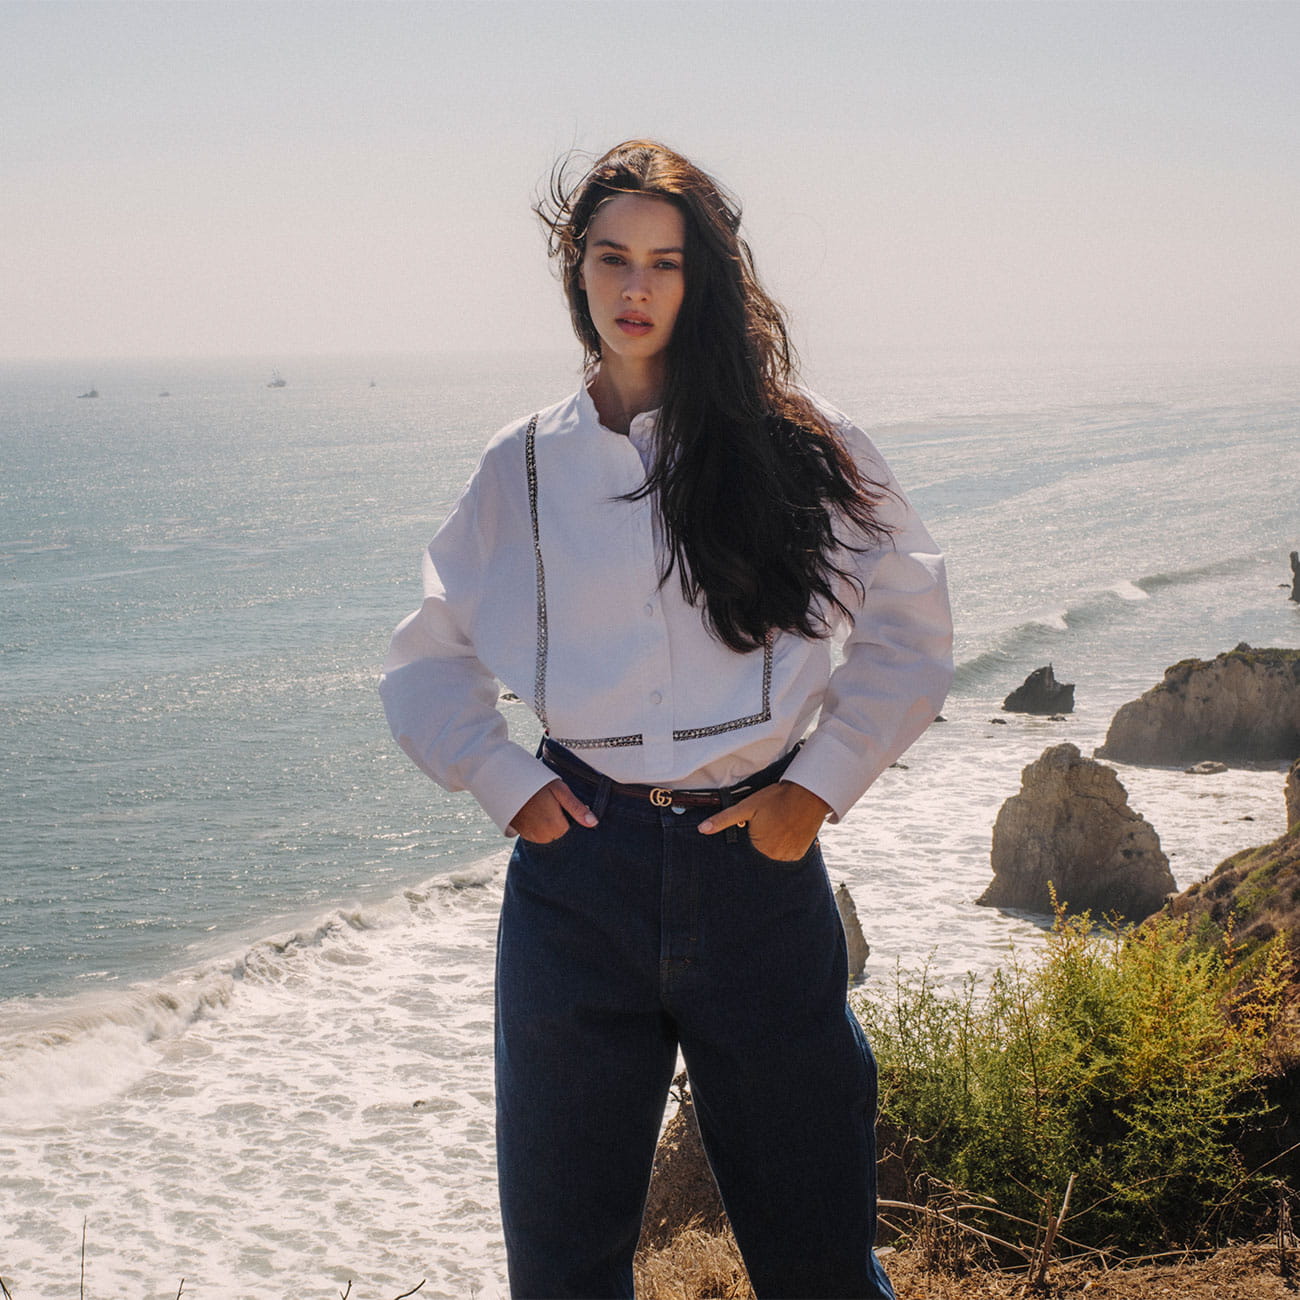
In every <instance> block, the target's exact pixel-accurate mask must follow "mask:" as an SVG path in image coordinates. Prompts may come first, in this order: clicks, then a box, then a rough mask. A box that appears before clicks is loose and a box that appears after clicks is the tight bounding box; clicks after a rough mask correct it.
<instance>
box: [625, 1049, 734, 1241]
mask: <svg viewBox="0 0 1300 1300" xmlns="http://www.w3.org/2000/svg"><path fill="white" fill-rule="evenodd" d="M673 1089H674V1091H675V1092H676V1094H677V1097H678V1102H677V1113H676V1114H675V1115H674V1116H673V1117H672V1119H670V1120H669V1121H668V1124H667V1126H666V1127H665V1128H664V1131H663V1135H662V1136H661V1137H660V1139H659V1146H658V1147H657V1148H656V1150H655V1162H654V1171H653V1172H652V1173H651V1175H650V1191H649V1193H648V1194H647V1196H646V1203H645V1211H644V1213H643V1214H642V1216H641V1247H642V1248H645V1247H658V1246H666V1245H667V1244H668V1243H669V1242H670V1241H671V1240H672V1239H673V1238H674V1237H675V1236H676V1235H677V1234H678V1233H679V1232H681V1231H682V1229H683V1228H686V1227H688V1226H691V1225H694V1226H695V1227H697V1228H700V1229H702V1230H703V1231H705V1232H722V1231H723V1230H724V1229H729V1228H730V1226H731V1225H730V1223H729V1221H728V1219H727V1212H726V1210H724V1209H723V1208H722V1197H721V1196H719V1195H718V1185H717V1183H715V1182H714V1181H713V1171H712V1170H711V1169H710V1168H709V1161H708V1157H707V1156H706V1155H705V1154H704V1143H703V1142H702V1141H701V1139H700V1124H699V1121H698V1120H697V1119H696V1118H695V1106H694V1104H693V1103H692V1101H691V1093H690V1087H689V1085H688V1084H687V1082H686V1075H685V1074H684V1073H683V1074H679V1075H678V1076H677V1078H676V1079H674V1080H673Z"/></svg>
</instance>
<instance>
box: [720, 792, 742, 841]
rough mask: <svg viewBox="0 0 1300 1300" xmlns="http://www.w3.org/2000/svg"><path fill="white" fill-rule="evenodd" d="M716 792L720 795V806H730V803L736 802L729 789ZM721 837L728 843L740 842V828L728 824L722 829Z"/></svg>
mask: <svg viewBox="0 0 1300 1300" xmlns="http://www.w3.org/2000/svg"><path fill="white" fill-rule="evenodd" d="M718 793H719V794H720V795H721V796H722V806H723V807H724V808H730V807H731V805H732V804H733V803H735V802H736V801H735V800H734V799H733V798H732V797H731V791H730V790H719V791H718ZM722 838H723V839H724V840H726V842H727V843H728V844H737V843H739V842H740V828H739V827H737V826H728V827H727V829H726V830H725V831H723V833H722Z"/></svg>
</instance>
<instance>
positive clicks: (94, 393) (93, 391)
mask: <svg viewBox="0 0 1300 1300" xmlns="http://www.w3.org/2000/svg"><path fill="white" fill-rule="evenodd" d="M77 396H78V397H98V396H99V389H98V388H95V387H94V386H93V385H92V386H91V387H90V388H88V389H87V390H86V391H85V392H84V393H78V394H77Z"/></svg>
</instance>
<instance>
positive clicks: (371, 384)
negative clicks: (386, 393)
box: [370, 379, 379, 388]
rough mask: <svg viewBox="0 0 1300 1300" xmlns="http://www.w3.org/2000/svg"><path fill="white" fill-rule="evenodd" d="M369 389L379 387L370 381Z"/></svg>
mask: <svg viewBox="0 0 1300 1300" xmlns="http://www.w3.org/2000/svg"><path fill="white" fill-rule="evenodd" d="M370 387H371V388H378V387H379V385H378V384H376V383H375V381H374V380H373V379H372V380H371V381H370Z"/></svg>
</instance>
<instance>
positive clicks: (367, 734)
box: [0, 355, 1300, 1300]
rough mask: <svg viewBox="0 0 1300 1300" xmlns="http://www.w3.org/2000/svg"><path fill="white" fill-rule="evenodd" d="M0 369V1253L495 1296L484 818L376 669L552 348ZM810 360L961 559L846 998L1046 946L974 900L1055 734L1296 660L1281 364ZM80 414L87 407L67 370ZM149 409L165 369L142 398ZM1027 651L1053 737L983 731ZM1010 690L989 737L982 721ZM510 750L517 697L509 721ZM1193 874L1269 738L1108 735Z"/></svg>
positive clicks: (955, 565)
mask: <svg viewBox="0 0 1300 1300" xmlns="http://www.w3.org/2000/svg"><path fill="white" fill-rule="evenodd" d="M279 364H281V366H282V368H283V370H284V373H285V378H286V381H287V382H286V385H285V386H284V387H283V388H270V387H268V386H267V381H268V379H269V377H270V366H269V364H264V363H263V362H261V361H229V360H228V361H212V362H196V361H192V360H185V361H157V362H120V361H118V362H96V363H93V368H92V364H90V363H87V364H84V365H82V364H77V365H70V364H69V363H66V362H60V363H53V362H50V363H14V362H9V363H0V505H2V511H0V582H2V583H3V591H4V600H3V603H2V604H0V645H2V646H3V674H2V675H0V730H2V732H3V737H4V740H3V745H2V746H0V772H2V773H3V785H2V786H0V1278H3V1280H4V1282H5V1284H6V1286H8V1288H9V1290H10V1291H11V1292H12V1294H13V1296H14V1297H15V1300H22V1298H23V1297H32V1296H48V1295H54V1294H56V1293H65V1294H66V1293H70V1290H71V1288H72V1287H73V1286H75V1285H77V1282H78V1279H79V1277H80V1270H81V1268H82V1237H83V1231H84V1234H85V1258H84V1267H85V1292H84V1294H85V1295H86V1296H87V1297H91V1298H94V1300H98V1298H100V1297H109V1296H117V1295H130V1296H132V1297H146V1296H159V1297H162V1296H166V1297H171V1296H174V1295H176V1294H177V1292H178V1287H179V1286H180V1284H181V1280H182V1279H184V1290H183V1294H184V1295H185V1296H187V1297H196V1298H201V1297H213V1298H214V1300H215V1298H216V1297H222V1298H223V1300H228V1298H229V1297H232V1296H237V1297H244V1298H247V1300H262V1298H266V1300H281V1298H285V1297H295V1298H298V1300H301V1298H303V1297H310V1296H321V1297H325V1296H331V1297H332V1296H336V1295H339V1294H340V1293H342V1292H343V1291H344V1290H345V1289H346V1288H347V1287H348V1285H349V1283H351V1287H352V1289H351V1300H379V1298H380V1297H391V1296H394V1295H396V1294H398V1293H399V1292H402V1291H405V1290H407V1289H409V1288H411V1287H413V1286H414V1285H415V1284H416V1283H418V1282H420V1281H421V1280H422V1279H423V1280H424V1281H425V1286H424V1288H423V1289H422V1290H421V1291H420V1293H419V1294H420V1295H421V1296H422V1297H423V1296H428V1297H466V1296H481V1297H484V1298H485V1300H486V1298H488V1297H492V1296H497V1295H502V1294H504V1289H503V1288H504V1283H503V1279H504V1259H503V1251H502V1247H501V1243H500V1237H499V1231H498V1227H497V1219H496V1214H497V1210H496V1192H495V1179H494V1171H493V1160H492V1077H491V1024H492V987H491V984H492V962H493V944H494V938H495V926H496V910H497V906H498V903H499V898H500V890H501V879H502V871H503V868H504V865H505V860H506V855H507V847H508V846H507V842H506V841H505V840H504V839H503V838H502V837H501V836H500V835H499V834H498V833H497V832H496V830H495V828H493V827H492V826H491V825H490V824H489V823H488V821H487V819H486V817H485V816H483V815H482V814H481V813H480V812H479V811H478V809H477V807H476V806H475V805H474V804H473V803H472V801H470V800H469V799H468V797H467V796H449V795H446V794H444V793H443V792H442V791H441V790H439V789H438V788H437V787H435V786H434V785H432V784H431V783H430V782H429V781H428V780H427V779H426V778H425V777H423V776H422V775H421V774H420V773H419V772H417V771H416V770H415V768H414V767H412V766H411V765H410V764H409V763H408V762H407V760H406V759H405V758H404V757H403V756H402V755H401V754H400V753H398V751H397V750H396V748H395V747H394V745H393V744H392V742H391V740H390V738H389V736H388V732H387V728H386V725H385V723H384V719H383V714H382V710H381V708H380V705H379V701H378V697H377V695H376V692H375V679H376V673H377V668H378V665H379V663H380V661H381V660H382V657H383V654H384V650H385V647H386V644H387V639H388V636H389V633H390V632H391V630H392V628H393V626H394V625H395V624H396V623H397V621H398V620H399V619H400V618H401V617H402V616H404V615H405V614H406V613H407V612H409V611H410V610H411V609H413V608H414V607H415V606H416V604H417V603H418V601H419V576H418V574H419V558H420V552H421V549H422V547H423V545H424V543H425V542H426V541H427V540H428V538H429V537H430V536H431V535H432V532H433V530H434V528H435V527H436V526H437V524H438V522H439V520H440V519H441V518H442V516H443V515H444V514H445V513H446V511H447V510H448V508H449V507H450V505H451V504H452V502H453V501H454V500H455V498H456V496H457V494H458V492H459V490H460V487H461V485H462V484H463V482H464V480H465V478H466V477H467V476H468V474H469V473H470V471H471V470H472V468H473V466H474V464H475V462H476V460H477V458H478V454H479V452H480V450H481V448H482V446H483V444H484V443H485V442H486V440H487V438H488V437H489V436H490V435H491V434H492V433H493V432H494V431H495V430H496V429H497V428H498V427H500V426H501V425H502V424H504V423H505V422H506V421H507V420H509V419H512V418H514V417H516V416H519V415H523V414H526V413H527V412H529V411H530V410H533V409H536V408H538V407H540V406H543V405H545V404H548V403H549V402H551V401H553V400H556V399H557V398H559V397H561V396H563V395H564V394H565V393H566V392H568V391H570V390H571V389H572V388H573V387H574V386H575V384H576V382H577V370H576V367H575V365H574V363H573V360H572V358H570V357H566V356H559V357H549V356H533V357H504V356H497V357H491V356H472V357H451V356H447V357H429V358H417V357H401V358H393V357H387V358H386V357H365V358H356V359H346V358H328V359H316V360H303V361H297V362H292V363H284V362H279ZM809 379H810V382H811V383H812V384H813V386H814V387H816V388H817V389H818V390H819V391H821V392H822V393H824V394H825V395H826V396H827V397H828V398H829V399H830V400H831V401H832V402H833V403H834V404H836V405H837V406H839V407H841V408H842V409H844V410H846V411H848V412H849V413H851V414H852V415H853V416H854V417H855V419H856V420H857V422H858V423H859V424H861V425H862V426H863V427H864V428H866V429H867V430H868V432H869V433H870V434H871V435H872V436H873V438H874V439H875V440H876V441H877V443H878V444H879V446H880V447H881V449H882V450H883V452H884V453H885V455H886V456H887V457H888V458H889V460H890V462H891V464H892V466H893V467H894V469H895V470H896V472H897V473H898V475H899V477H900V479H901V480H902V482H903V484H904V485H905V487H906V488H907V489H908V491H909V494H910V495H911V497H912V499H913V500H914V502H915V504H916V505H917V507H918V508H919V510H920V511H921V514H922V515H923V517H924V518H925V519H926V521H927V522H928V523H929V525H930V527H931V531H932V532H933V533H934V535H935V537H936V539H937V540H938V541H939V543H940V545H941V546H942V547H943V549H944V550H945V551H946V552H947V554H948V556H949V576H950V581H951V585H952V592H953V602H954V610H955V615H956V620H957V661H958V673H957V679H956V683H955V686H954V689H953V692H952V695H951V697H950V699H949V701H948V705H947V706H946V707H945V710H944V717H945V721H944V722H943V723H939V724H936V725H935V726H934V727H932V728H931V729H930V731H929V732H928V733H927V734H926V735H925V736H924V737H923V738H922V739H921V740H920V741H919V742H918V743H917V744H916V745H915V746H914V747H913V749H912V750H911V751H909V753H908V754H907V755H905V756H904V758H903V760H902V764H901V765H900V766H898V767H895V768H893V769H891V770H889V771H888V772H887V773H885V775H884V776H883V777H882V778H881V779H880V780H879V781H878V782H877V784H876V785H875V786H874V787H873V789H872V790H871V791H870V792H868V794H867V796H866V798H865V799H864V800H863V801H862V803H861V804H860V805H859V807H858V808H857V809H856V810H855V811H854V813H853V814H852V816H850V817H849V818H847V819H846V820H845V821H844V822H843V823H842V824H840V825H838V826H834V827H830V828H828V829H827V831H826V833H825V835H824V844H825V848H826V854H827V858H828V862H829V865H830V868H831V871H832V874H833V875H834V876H835V877H836V878H837V879H842V880H844V881H846V882H847V883H848V885H849V887H850V890H851V891H852V893H853V896H854V898H855V900H856V903H857V908H858V912H859V915H860V917H861V920H862V923H863V927H864V930H865V931H866V934H867V937H868V940H869V941H870V943H871V946H872V954H871V959H870V961H869V963H868V977H867V978H868V983H869V985H870V984H872V983H874V984H876V985H877V986H878V985H880V984H884V983H887V982H888V980H889V979H890V978H891V976H892V974H893V972H894V970H895V969H896V967H901V968H903V969H905V970H916V969H918V968H920V967H922V966H928V968H929V970H930V971H931V973H932V975H933V976H934V977H935V978H936V979H939V980H941V981H943V982H944V983H947V984H952V985H955V984H959V983H960V982H961V981H962V980H963V979H964V978H965V977H966V976H967V974H968V973H970V974H975V975H976V976H982V975H987V974H988V972H990V971H991V970H992V969H993V968H994V967H995V966H996V965H997V964H998V963H999V962H1001V961H1004V960H1006V959H1007V958H1008V957H1009V956H1010V955H1011V954H1013V953H1016V954H1019V955H1020V956H1026V957H1027V956H1031V955H1032V953H1033V951H1034V949H1035V948H1036V946H1037V945H1039V944H1040V943H1041V939H1042V929H1041V924H1042V918H1036V917H1031V916H1025V915H1017V914H1010V913H1003V912H998V911H995V910H991V909H987V908H980V907H976V906H974V902H973V900H974V899H975V898H976V897H977V896H978V894H979V893H980V892H981V891H982V890H983V888H984V887H985V885H986V884H987V883H988V881H989V879H990V870H989V863H988V859H989V839H990V832H991V827H992V824H993V819H994V817H995V816H996V813H997V810H998V808H999V807H1000V805H1001V803H1002V802H1003V801H1004V800H1005V799H1007V798H1008V797H1010V796H1011V795H1013V794H1014V793H1015V792H1016V791H1017V789H1018V788H1019V779H1020V771H1021V769H1022V768H1023V767H1024V766H1025V765H1026V764H1028V763H1029V762H1031V761H1032V760H1033V759H1035V758H1036V757H1037V756H1038V755H1039V754H1040V753H1041V752H1042V751H1043V749H1045V748H1047V747H1048V746H1050V745H1053V744H1057V743H1060V742H1061V741H1066V740H1068V741H1072V742H1073V743H1074V744H1076V745H1078V746H1079V748H1080V749H1081V750H1083V752H1084V753H1090V752H1091V750H1092V749H1093V748H1094V747H1095V746H1096V745H1098V744H1100V743H1101V741H1102V739H1103V737H1104V735H1105V731H1106V727H1107V724H1108V723H1109V720H1110V718H1111V716H1112V715H1113V713H1114V711H1115V710H1116V709H1117V708H1118V707H1119V705H1120V704H1122V703H1124V702H1125V701H1127V700H1129V699H1132V698H1134V697H1135V696H1137V695H1138V694H1140V693H1141V692H1142V691H1143V690H1145V689H1147V688H1148V687H1150V686H1152V685H1154V684H1155V683H1156V682H1157V681H1159V679H1160V677H1161V675H1162V674H1163V671H1164V669H1165V668H1166V667H1167V666H1168V665H1170V664H1172V663H1174V662H1176V661H1177V660H1180V659H1184V658H1187V657H1189V656H1202V657H1209V656H1213V655H1215V654H1217V653H1219V652H1220V651H1223V650H1226V649H1230V648H1231V647H1233V646H1234V645H1236V644H1238V643H1239V642H1242V641H1245V642H1248V643H1250V644H1252V645H1256V646H1269V645H1283V646H1292V647H1294V646H1300V605H1296V604H1294V603H1291V602H1289V601H1288V600H1287V588H1289V585H1290V570H1289V565H1288V562H1287V554H1288V552H1289V551H1291V550H1293V549H1297V548H1300V509H1298V508H1297V501H1300V487H1298V485H1300V450H1298V449H1300V364H1298V363H1296V362H1295V361H1294V360H1292V361H1289V362H1287V361H1280V362H1276V363H1265V362H1262V361H1258V360H1253V361H1252V360H1243V359H1227V358H1224V359H1211V360H1204V359H1201V360H1198V361H1196V362H1191V361H1187V360H1180V359H1176V358H1163V359H1155V360H1145V361H1139V360H1137V359H1134V358H1116V357H1091V358H1078V357H1074V358H1070V359H1062V358H1053V359H1038V360H1035V361H1033V362H1030V361H1028V360H1026V359H1007V358H996V357H994V358H979V357H970V358H959V357H951V356H937V355H934V356H931V355H910V356H903V355H889V356H885V355H876V356H871V357H859V358H852V359H844V360H841V361H838V362H834V363H832V364H823V366H822V367H821V368H820V369H818V370H810V372H809ZM92 387H93V388H94V389H95V390H96V391H98V393H99V396H98V397H96V398H79V397H78V394H79V393H82V392H85V391H88V390H89V389H91V388H92ZM164 393H166V394H167V395H166V396H163V395H162V394H164ZM1049 662H1050V663H1051V664H1052V665H1053V667H1054V669H1055V672H1056V675H1057V677H1058V679H1060V680H1063V681H1070V682H1074V683H1075V684H1076V698H1077V705H1076V711H1075V712H1074V713H1073V714H1071V715H1069V716H1068V717H1067V718H1066V719H1065V720H1064V721H1059V722H1053V721H1049V720H1047V719H1042V718H1030V717H1025V716H1022V715H1003V714H1000V706H1001V701H1002V699H1003V697H1004V696H1005V695H1006V694H1007V693H1008V692H1009V691H1010V690H1011V689H1012V688H1013V687H1015V686H1017V685H1018V684H1019V683H1020V682H1021V681H1022V680H1023V679H1024V678H1025V676H1026V675H1027V674H1028V673H1029V672H1030V671H1031V670H1032V669H1034V668H1036V667H1038V666H1040V665H1042V664H1046V663H1049ZM995 717H997V718H1000V720H1001V721H1003V722H1004V723H1005V725H997V724H995V723H994V722H992V721H991V719H993V718H995ZM510 721H511V728H512V731H513V733H514V734H515V735H516V736H518V737H519V738H520V739H521V740H522V741H524V742H525V743H531V742H532V740H533V739H534V738H535V735H536V724H535V722H534V721H533V720H532V719H531V717H530V716H529V715H527V713H526V711H525V710H524V709H523V708H522V706H517V705H516V706H513V707H512V710H511V713H510ZM1119 772H1120V779H1121V781H1122V782H1123V784H1124V785H1125V787H1126V788H1127V789H1128V791H1129V795H1130V801H1131V803H1132V804H1133V806H1134V807H1135V808H1136V809H1137V810H1138V811H1139V812H1141V813H1142V814H1143V815H1144V816H1146V817H1147V819H1148V820H1149V821H1151V822H1152V824H1153V825H1154V826H1155V828H1156V830H1157V831H1158V833H1159V835H1160V838H1161V842H1162V845H1163V847H1164V848H1165V851H1166V852H1167V853H1168V854H1169V856H1170V859H1171V865H1172V868H1173V871H1174V874H1175V877H1176V878H1177V880H1178V883H1179V885H1180V886H1185V885H1187V884H1190V883H1191V882H1192V881H1194V880H1197V879H1199V878H1201V877H1203V876H1205V875H1206V874H1207V873H1208V872H1209V871H1211V870H1212V869H1213V867H1214V866H1215V865H1216V864H1217V863H1218V862H1219V861H1220V860H1221V859H1222V858H1224V857H1226V856H1227V855H1228V854H1229V853H1232V852H1235V851H1236V850H1238V849H1240V848H1244V847H1247V846H1249V845H1253V844H1258V843H1263V842H1265V841H1267V840H1269V839H1272V838H1274V837H1275V836H1276V835H1278V834H1280V833H1281V832H1282V830H1283V829H1284V826H1283V822H1284V809H1283V797H1282V772H1281V770H1280V768H1279V767H1277V766H1270V767H1263V768H1259V769H1244V770H1243V769H1237V770H1233V771H1231V772H1229V773H1226V774H1223V775H1219V776H1213V777H1206V776H1200V777H1193V776H1187V775H1184V774H1183V773H1182V772H1181V771H1174V770H1166V769H1137V768H1129V767H1123V766H1121V767H1120V768H1119Z"/></svg>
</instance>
